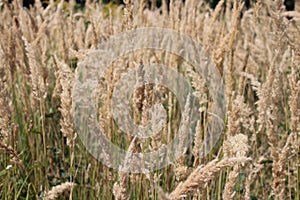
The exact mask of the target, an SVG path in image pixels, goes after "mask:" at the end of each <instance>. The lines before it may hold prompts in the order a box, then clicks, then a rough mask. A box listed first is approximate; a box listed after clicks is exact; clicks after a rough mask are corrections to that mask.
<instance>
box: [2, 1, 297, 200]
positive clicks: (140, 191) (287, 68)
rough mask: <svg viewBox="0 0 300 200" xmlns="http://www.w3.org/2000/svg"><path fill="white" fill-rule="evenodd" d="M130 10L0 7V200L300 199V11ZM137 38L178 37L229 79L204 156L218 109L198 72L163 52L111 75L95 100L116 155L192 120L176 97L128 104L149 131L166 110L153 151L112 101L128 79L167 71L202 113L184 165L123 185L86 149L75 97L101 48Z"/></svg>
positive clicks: (120, 176)
mask: <svg viewBox="0 0 300 200" xmlns="http://www.w3.org/2000/svg"><path fill="white" fill-rule="evenodd" d="M124 2H125V5H115V4H112V3H110V4H101V3H95V2H90V1H87V2H86V4H85V7H83V8H80V7H78V6H77V5H76V3H75V2H74V1H70V2H69V3H67V2H64V1H60V2H58V1H57V2H56V1H55V2H54V1H50V3H49V5H48V6H47V7H46V8H44V7H43V6H42V4H41V2H40V1H39V0H36V1H35V4H34V5H33V6H31V7H30V8H29V9H28V8H24V7H23V6H22V3H21V1H20V0H16V1H13V2H12V3H8V2H7V1H0V22H1V23H0V155H1V156H0V199H82V200H84V199H118V200H125V199H193V200H195V199H214V200H215V199H218V200H220V199H224V200H228V199H246V200H255V199H267V200H271V199H276V200H291V199H295V200H298V199H300V192H299V188H300V171H299V167H300V166H299V164H300V162H299V156H300V154H299V153H300V152H299V147H300V142H299V134H300V2H299V1H296V8H295V11H286V10H285V7H284V4H283V1H282V0H275V1H271V0H267V1H261V0H257V1H256V2H255V3H252V5H251V8H250V9H246V8H245V6H244V3H243V1H242V0H227V1H225V0H221V1H219V3H218V5H217V7H216V8H215V9H214V10H213V9H211V8H210V7H209V5H208V4H207V3H206V2H205V1H202V0H186V1H185V2H184V3H183V2H182V1H181V0H171V1H170V3H169V4H168V5H167V3H166V2H167V1H165V0H163V1H162V6H161V7H160V8H156V7H154V6H149V5H150V4H149V5H148V1H145V0H126V1H124ZM152 2H154V1H152ZM152 5H154V4H153V3H152ZM141 27H160V28H167V29H172V30H174V31H177V32H180V33H183V34H185V35H188V36H189V37H191V38H192V39H193V40H194V41H195V42H197V43H199V45H201V46H202V48H203V49H204V50H205V51H206V52H207V53H208V54H209V55H210V57H211V59H212V60H213V62H214V63H215V65H216V67H217V68H218V70H219V71H220V74H221V75H222V78H223V83H224V86H225V92H226V101H224V102H226V105H225V106H226V110H227V112H226V115H225V120H224V122H223V123H224V129H223V131H222V133H220V134H221V136H220V138H219V139H218V141H217V143H216V145H214V147H213V148H212V149H211V151H210V152H209V153H208V154H207V155H205V156H200V152H199V151H200V150H201V145H202V143H203V141H204V140H206V138H207V137H208V136H209V132H208V131H207V130H208V129H207V124H208V123H209V120H210V117H211V116H210V115H209V113H210V111H211V110H212V109H213V108H212V105H213V104H212V102H213V100H212V98H211V97H210V92H209V90H208V88H207V84H206V83H205V77H203V76H202V75H201V74H199V73H198V72H197V70H195V69H196V67H197V66H192V65H191V64H190V63H187V62H184V61H183V60H182V58H180V57H178V56H176V55H174V54H171V53H168V52H166V51H164V50H161V51H153V50H151V49H150V50H149V49H141V50H139V51H137V52H130V53H128V55H125V56H122V57H121V58H119V59H118V60H117V61H116V62H114V63H112V64H111V66H110V67H108V68H107V70H105V72H103V74H104V76H103V77H102V78H101V79H99V87H98V90H97V94H98V95H97V97H96V98H97V101H98V102H99V103H98V104H97V105H96V109H97V117H98V121H99V122H101V123H100V126H101V128H102V129H103V130H104V132H105V134H106V136H107V138H109V139H110V141H111V142H112V143H114V144H116V145H118V146H119V147H120V148H122V149H125V150H126V151H128V152H129V153H130V152H135V153H136V152H151V151H155V150H157V149H159V148H161V147H163V146H164V145H166V144H168V143H169V142H170V140H171V139H172V138H173V137H174V135H175V134H176V130H177V128H178V126H179V123H180V121H181V120H185V119H183V118H182V116H184V115H181V113H183V112H185V111H186V110H188V109H191V108H192V105H189V104H186V106H185V108H182V109H181V108H180V106H179V105H178V99H177V98H176V96H175V95H174V94H173V93H172V91H171V90H169V88H167V87H165V86H162V85H154V84H149V83H148V84H145V85H144V86H143V87H139V88H138V89H137V90H136V91H135V92H134V94H133V96H132V98H131V100H130V103H131V108H132V113H131V114H132V118H133V119H134V122H135V123H137V124H143V125H145V124H148V123H149V122H150V119H149V109H150V108H151V107H152V106H153V105H154V104H155V103H161V104H162V105H163V107H164V108H165V110H166V114H167V116H166V118H167V124H166V125H165V126H164V127H163V128H162V129H161V130H160V131H159V133H158V134H156V135H152V136H151V137H149V138H147V139H140V138H136V137H133V136H132V135H130V134H129V133H125V132H123V131H121V130H120V129H119V128H118V126H117V125H116V123H115V120H114V118H113V116H112V105H111V98H112V94H113V90H114V87H115V85H116V84H117V83H118V80H120V78H121V75H122V74H124V73H126V72H127V71H128V70H129V69H133V68H135V67H139V68H140V70H141V71H143V66H144V65H147V64H151V63H160V64H164V65H166V66H168V67H170V68H172V69H173V70H175V71H178V72H180V73H181V74H182V75H183V76H184V77H185V78H186V80H188V82H189V83H190V85H191V86H192V88H193V89H194V95H195V96H196V97H197V98H198V99H199V104H200V105H199V106H200V108H201V109H200V116H199V119H197V126H196V129H195V134H194V137H193V141H192V143H191V145H190V146H189V148H187V149H185V151H184V154H183V155H182V156H181V157H180V158H179V159H177V160H176V161H175V162H173V163H171V164H169V165H167V166H166V167H165V168H162V169H158V170H155V171H148V172H147V171H145V172H144V173H126V172H124V171H122V170H117V169H111V168H109V167H107V166H106V165H104V164H102V162H100V161H99V160H97V159H96V158H94V157H93V156H92V155H91V154H90V153H89V151H88V149H87V148H86V147H85V146H84V145H83V143H82V141H81V140H80V138H79V137H78V134H79V133H78V132H77V131H78V129H77V128H76V126H75V122H74V110H73V107H72V103H73V102H74V99H73V98H74V96H73V94H72V93H73V92H74V91H73V86H74V82H75V77H76V73H77V70H78V66H79V65H80V63H81V62H83V61H84V60H86V59H87V58H88V56H89V53H90V52H93V51H94V50H97V49H98V48H100V47H99V43H101V42H104V41H107V40H109V39H110V38H111V37H112V36H114V35H117V34H119V33H122V32H125V31H130V30H134V29H136V28H141ZM158 94H159V95H158ZM91 103H92V102H91ZM95 104H96V103H95ZM183 123H185V122H183ZM81 134H82V133H81Z"/></svg>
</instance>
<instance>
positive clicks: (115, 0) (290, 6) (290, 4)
mask: <svg viewBox="0 0 300 200" xmlns="http://www.w3.org/2000/svg"><path fill="white" fill-rule="evenodd" d="M99 1H102V3H104V4H110V5H119V4H124V1H123V0H97V1H96V2H99ZM162 1H163V0H156V1H155V2H156V7H160V6H161V5H162ZM166 1H167V3H168V4H169V2H170V0H166ZM182 1H183V2H185V0H182ZM204 1H206V2H207V3H209V5H210V7H211V8H215V7H216V5H217V4H218V2H219V0H204ZM244 1H245V6H246V8H248V9H249V8H250V7H251V4H252V3H255V2H256V0H244ZM295 1H296V0H285V1H284V5H285V7H286V10H288V11H290V10H294V9H295ZM58 2H59V0H58ZM66 2H68V0H66ZM33 3H34V0H23V5H24V6H25V7H30V5H32V4H33ZM42 3H43V6H47V5H48V3H49V1H47V0H46V1H45V0H44V1H42ZM76 3H77V4H78V6H81V7H84V4H85V0H76ZM151 3H152V1H151V0H148V4H149V7H152V5H151ZM224 5H226V4H224Z"/></svg>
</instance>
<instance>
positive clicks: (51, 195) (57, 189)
mask: <svg viewBox="0 0 300 200" xmlns="http://www.w3.org/2000/svg"><path fill="white" fill-rule="evenodd" d="M75 185H76V184H75V183H71V182H65V183H62V184H60V185H57V186H54V187H53V188H51V190H50V191H48V192H46V193H45V195H44V197H45V199H46V200H54V199H56V198H57V197H59V195H61V194H62V193H63V192H65V191H68V190H71V188H72V187H74V186H75Z"/></svg>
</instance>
